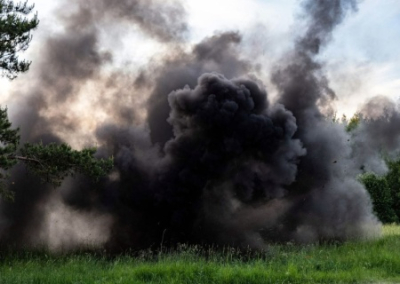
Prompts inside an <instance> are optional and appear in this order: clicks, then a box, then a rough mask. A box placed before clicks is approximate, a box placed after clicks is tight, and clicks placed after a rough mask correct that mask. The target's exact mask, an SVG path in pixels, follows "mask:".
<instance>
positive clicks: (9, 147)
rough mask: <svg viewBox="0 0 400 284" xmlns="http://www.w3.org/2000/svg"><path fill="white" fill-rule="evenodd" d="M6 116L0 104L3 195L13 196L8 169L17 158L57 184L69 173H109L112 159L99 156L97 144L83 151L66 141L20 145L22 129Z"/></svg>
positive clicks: (96, 175) (0, 188)
mask: <svg viewBox="0 0 400 284" xmlns="http://www.w3.org/2000/svg"><path fill="white" fill-rule="evenodd" d="M11 127H12V125H11V123H10V121H9V120H8V117H7V109H1V108H0V196H2V197H3V198H7V199H12V198H13V192H12V191H10V190H9V189H8V186H7V180H8V177H9V170H10V169H11V168H12V167H13V166H15V165H16V164H17V163H18V162H23V163H24V164H25V165H26V166H27V167H28V169H29V170H30V171H31V172H33V173H35V174H36V175H38V176H39V177H40V178H41V179H42V181H44V182H49V183H52V184H54V185H55V186H58V185H60V184H61V182H62V180H63V179H64V178H65V177H67V176H73V175H74V174H75V173H81V174H84V175H87V176H90V177H92V178H94V179H96V180H97V179H99V178H100V177H101V176H103V175H105V174H107V172H109V171H110V170H111V169H112V167H113V161H112V158H110V159H96V158H95V157H94V156H93V155H94V154H95V152H96V149H95V148H87V149H83V150H82V151H76V150H73V149H72V148H71V147H70V146H69V145H67V144H55V143H52V144H48V145H43V144H42V143H38V144H30V143H26V144H24V145H22V146H21V147H20V146H19V140H20V137H19V135H18V132H19V129H12V128H11Z"/></svg>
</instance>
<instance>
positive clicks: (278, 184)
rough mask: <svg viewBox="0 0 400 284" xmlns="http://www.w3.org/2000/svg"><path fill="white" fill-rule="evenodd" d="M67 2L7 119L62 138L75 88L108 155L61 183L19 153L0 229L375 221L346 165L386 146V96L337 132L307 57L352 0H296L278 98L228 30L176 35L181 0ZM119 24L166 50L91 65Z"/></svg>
mask: <svg viewBox="0 0 400 284" xmlns="http://www.w3.org/2000/svg"><path fill="white" fill-rule="evenodd" d="M69 5H75V6H76V7H77V9H76V10H75V11H74V12H72V13H71V14H69V15H67V16H65V17H64V18H63V21H64V29H63V30H62V31H60V32H58V33H56V34H54V35H50V36H49V37H48V39H47V41H46V42H45V43H44V46H43V50H44V52H43V54H44V58H43V59H42V60H41V61H40V62H39V65H37V66H36V67H35V72H34V71H32V76H34V77H33V79H31V80H32V81H31V84H30V86H29V88H25V89H24V88H21V90H19V91H18V93H17V92H16V93H15V96H24V97H25V98H26V101H27V103H26V106H21V107H20V109H19V110H18V115H16V116H15V117H13V122H14V124H16V125H19V126H20V127H21V131H22V138H23V140H25V141H43V142H44V143H49V142H58V141H63V140H65V139H66V138H65V137H66V135H65V133H74V132H78V133H79V132H80V131H82V130H80V129H81V128H82V125H83V124H82V121H83V119H82V118H79V117H76V116H73V115H69V112H70V110H69V109H68V105H69V104H72V103H73V102H76V101H79V100H80V96H86V98H90V102H91V104H90V106H88V109H85V110H84V111H83V113H82V116H89V117H90V115H91V112H92V111H99V110H101V111H103V112H104V113H106V114H107V119H103V120H101V119H98V120H96V119H93V118H92V120H93V121H92V124H91V127H94V129H95V130H94V131H93V132H90V133H85V135H81V136H82V137H84V138H83V142H81V143H83V144H85V143H91V142H93V141H94V142H95V143H96V145H98V149H99V150H98V155H99V156H102V157H107V156H110V155H113V156H114V160H115V169H114V171H113V173H112V174H111V175H110V176H109V177H106V178H104V179H103V180H101V182H100V183H91V182H90V181H87V180H86V179H84V178H83V177H77V178H75V179H70V180H67V181H66V182H65V183H64V184H63V186H62V188H61V189H60V190H59V192H58V193H57V192H54V190H52V189H51V188H50V187H49V186H46V185H43V184H41V183H39V181H37V180H36V179H35V178H34V177H31V176H29V175H26V173H25V170H24V169H22V168H18V169H16V170H15V171H14V172H13V173H12V176H13V179H14V180H15V181H16V184H15V186H14V187H13V189H14V190H15V192H16V200H15V202H14V203H12V204H8V203H5V202H1V203H0V242H1V243H2V244H6V245H9V244H13V245H16V246H23V245H27V244H31V245H37V244H45V245H46V244H47V245H51V246H52V247H54V246H59V247H76V246H79V245H81V244H82V243H83V242H84V241H85V240H83V238H89V237H88V236H89V235H90V232H92V233H93V234H95V235H96V236H95V237H94V238H93V240H94V241H95V242H97V243H98V244H99V245H101V246H105V247H107V248H110V249H116V250H119V249H124V248H134V249H139V248H147V247H152V246H153V247H154V246H158V245H159V244H160V243H163V245H164V246H165V245H168V246H174V245H176V244H178V243H189V244H212V245H214V244H216V245H223V246H224V245H231V246H236V247H244V248H246V247H251V248H256V249H262V248H264V247H265V246H267V245H268V243H271V242H287V241H294V242H299V243H310V242H318V241H321V240H348V239H358V238H367V237H370V236H372V235H374V234H378V233H379V230H380V222H379V221H378V220H377V218H376V217H375V216H374V214H373V212H372V204H371V200H370V197H369V195H368V193H367V191H366V190H365V188H364V187H363V186H362V184H361V183H360V182H359V181H358V180H357V175H358V174H360V173H361V168H362V167H363V168H367V169H373V170H377V171H378V170H380V171H381V172H382V171H385V168H384V162H383V160H382V158H381V155H380V154H379V151H380V150H381V149H386V150H387V151H388V152H390V153H391V152H395V151H396V149H398V146H399V141H400V140H399V138H398V137H399V131H398V130H397V128H396V127H395V126H396V125H398V123H397V121H398V118H399V112H398V109H397V107H396V106H395V105H394V103H392V102H391V101H389V100H387V99H383V98H381V97H377V98H374V99H372V100H371V101H369V102H367V103H366V104H365V106H364V107H363V110H362V113H364V115H365V117H366V118H367V117H368V116H369V115H370V116H371V118H370V119H365V120H363V122H362V123H361V125H360V127H359V128H358V129H357V131H356V132H355V133H353V134H349V133H347V132H346V130H345V127H344V126H343V125H341V124H339V123H334V122H332V120H331V119H330V118H329V115H328V116H327V115H326V114H327V113H328V114H329V113H332V112H331V110H332V105H331V104H332V101H333V100H334V99H335V98H336V95H335V92H334V91H333V90H332V89H331V88H330V87H329V81H328V79H327V77H326V75H325V73H324V65H323V64H322V63H321V62H319V61H318V59H317V56H318V54H319V53H320V52H321V50H323V48H324V47H325V46H326V45H327V44H329V42H330V40H331V38H332V32H333V31H334V29H335V27H336V26H337V25H339V24H340V23H341V22H342V20H343V19H344V18H345V16H346V14H348V13H349V12H351V11H352V10H356V8H357V1H355V0H328V1H314V0H306V1H303V2H302V7H303V14H304V17H303V19H302V20H303V22H305V23H306V25H305V29H304V30H303V31H302V32H301V33H300V34H299V35H298V36H297V38H296V41H295V44H294V46H293V49H292V50H291V51H290V52H289V53H288V54H286V55H285V56H284V57H283V58H282V59H280V60H279V61H278V62H279V64H276V66H275V67H274V68H273V70H272V73H271V74H270V75H271V81H272V83H273V85H274V86H275V88H276V89H277V92H278V96H277V98H276V99H275V100H271V98H270V97H269V95H268V93H267V90H266V86H265V85H264V84H263V82H262V80H260V79H258V78H257V77H256V75H254V74H255V73H256V72H255V70H256V69H257V66H256V65H257V64H256V63H255V62H251V61H249V60H246V59H244V58H243V57H242V56H241V54H240V51H239V49H238V48H237V45H238V44H240V43H241V41H242V36H241V35H240V34H239V33H237V32H226V33H220V34H216V35H214V36H212V37H209V38H206V39H204V40H203V41H202V42H200V43H198V44H196V45H195V46H193V47H192V49H191V50H187V49H185V48H184V44H185V40H186V35H187V33H188V28H187V24H186V23H185V9H184V7H183V6H182V5H181V4H180V3H179V2H175V1H166V2H162V1H156V0H154V1H147V0H146V1H144V0H143V1H141V0H124V1H112V0H101V1H97V0H96V1H78V0H76V1H72V3H69ZM116 24H121V25H124V24H130V25H135V26H136V27H137V28H138V29H140V31H141V32H143V33H144V34H147V35H149V36H151V37H153V38H154V39H155V40H157V41H159V42H161V43H163V44H164V45H165V46H166V47H167V50H168V52H167V55H165V56H164V57H163V58H158V59H157V60H154V61H151V62H150V63H149V65H148V66H147V67H146V68H145V69H143V70H141V72H139V73H138V74H127V73H126V72H125V71H123V70H112V71H109V72H103V71H104V70H103V69H106V68H107V67H108V66H109V64H110V62H112V61H113V56H112V54H111V53H110V52H107V51H106V50H103V49H101V48H100V47H99V44H98V42H99V38H100V36H101V34H102V33H104V30H103V29H104V28H105V27H109V26H110V25H111V26H113V25H116ZM82 90H86V91H85V92H82ZM88 90H89V91H88ZM375 112H378V113H377V114H376V115H375ZM383 113H386V116H382V114H383ZM68 135H70V134H67V136H68ZM78 136H79V135H78ZM376 137H380V138H379V139H376ZM71 139H78V140H79V139H81V137H80V136H79V137H76V138H71ZM67 142H68V141H67ZM54 204H58V205H57V206H55V205H54ZM60 204H61V205H60ZM68 208H69V210H72V212H74V213H66V211H68ZM76 212H79V214H78V213H76ZM51 220H59V221H60V222H66V224H68V223H73V222H74V220H75V221H76V220H78V221H76V222H75V223H74V224H75V225H71V226H70V227H71V228H73V229H72V230H67V229H65V228H67V227H68V226H67V225H62V226H61V225H59V226H58V227H60V228H62V230H63V231H62V232H63V237H62V238H61V237H60V236H61V235H60V232H59V231H57V229H56V228H58V227H57V226H54V224H52V223H51V222H52V221H51ZM85 220H86V221H85ZM53 222H54V221H53ZM57 222H58V221H57ZM82 222H83V223H82ZM85 222H86V223H88V224H89V223H92V224H93V226H85V225H84V224H85ZM77 224H78V225H77ZM76 230H82V231H86V230H88V231H90V232H82V233H79V234H77V233H76V232H75V233H74V231H76ZM54 231H56V232H54ZM51 232H54V234H53V235H51V236H49V234H51ZM65 235H69V236H70V238H68V237H65ZM100 235H101V236H100ZM52 236H53V237H52ZM80 236H84V237H80ZM52 238H59V239H58V241H54V240H53V239H52ZM80 238H81V239H80ZM55 244H56V245H55Z"/></svg>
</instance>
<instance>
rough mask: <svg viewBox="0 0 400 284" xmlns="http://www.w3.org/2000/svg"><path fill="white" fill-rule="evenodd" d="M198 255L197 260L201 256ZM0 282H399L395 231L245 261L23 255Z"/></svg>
mask: <svg viewBox="0 0 400 284" xmlns="http://www.w3.org/2000/svg"><path fill="white" fill-rule="evenodd" d="M202 255H203V256H202ZM0 283H1V284H3V283H7V284H13V283H18V284H20V283H76V284H78V283H130V284H131V283H400V226H385V227H384V236H383V237H382V238H381V239H379V240H375V241H368V242H358V243H346V244H342V245H323V246H322V245H313V246H295V245H285V246H283V245H282V246H273V247H271V248H270V249H269V250H268V251H267V252H266V253H264V254H262V255H258V256H255V257H252V258H250V259H247V257H246V256H245V255H239V254H237V253H236V252H235V251H234V250H228V249H227V250H226V251H225V252H218V253H217V252H210V253H209V254H208V257H207V258H206V257H205V256H204V254H202V253H199V252H198V249H197V248H193V247H192V248H182V249H180V250H179V251H177V252H174V253H165V254H161V255H156V256H155V257H154V256H153V257H149V255H148V254H146V253H144V254H143V255H142V256H140V255H139V256H137V257H129V256H120V257H117V258H113V259H112V260H110V259H106V258H105V257H101V256H100V257H99V256H97V257H96V256H94V255H93V254H84V253H80V254H74V255H63V256H60V255H58V256H56V255H51V254H47V253H32V252H24V253H19V254H6V255H4V254H3V256H2V257H1V259H0Z"/></svg>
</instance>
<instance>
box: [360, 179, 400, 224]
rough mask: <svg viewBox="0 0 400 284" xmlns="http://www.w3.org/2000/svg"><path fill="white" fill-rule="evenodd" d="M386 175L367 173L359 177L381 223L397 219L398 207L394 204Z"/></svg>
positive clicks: (396, 220)
mask: <svg viewBox="0 0 400 284" xmlns="http://www.w3.org/2000/svg"><path fill="white" fill-rule="evenodd" d="M389 174H390V173H389ZM389 174H388V175H389ZM388 175H386V176H383V177H378V176H376V175H375V174H372V173H367V174H364V175H363V176H362V177H361V182H362V183H363V184H364V185H365V187H366V189H367V190H368V192H369V194H370V195H371V199H372V203H373V207H374V211H375V214H376V216H377V217H378V218H379V220H381V222H383V223H394V222H398V221H399V218H398V213H400V210H399V209H400V208H398V207H397V208H396V207H395V206H394V205H395V204H394V199H393V196H392V190H391V187H390V182H388ZM396 209H397V210H396ZM396 211H397V212H396ZM396 213H397V214H396Z"/></svg>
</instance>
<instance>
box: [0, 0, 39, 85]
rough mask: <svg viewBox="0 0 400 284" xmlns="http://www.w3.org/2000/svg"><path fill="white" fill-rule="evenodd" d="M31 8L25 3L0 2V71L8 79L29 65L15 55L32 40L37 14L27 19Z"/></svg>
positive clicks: (6, 0) (36, 23) (37, 22)
mask: <svg viewBox="0 0 400 284" xmlns="http://www.w3.org/2000/svg"><path fill="white" fill-rule="evenodd" d="M33 8H34V6H33V5H31V6H29V5H28V4H27V2H24V3H17V4H14V3H13V2H12V1H9V0H0V69H2V71H3V75H5V76H7V77H8V78H10V79H14V78H15V77H16V76H17V74H18V73H20V72H25V71H27V70H28V69H29V65H30V64H31V62H29V61H25V60H22V61H21V60H19V59H18V55H17V53H18V52H20V51H25V50H26V49H27V48H28V45H29V43H30V41H31V39H32V36H31V34H30V32H31V31H32V30H33V29H35V28H36V27H37V25H38V24H39V20H38V18H37V14H35V15H34V16H33V17H31V18H30V19H29V18H27V16H28V15H29V14H30V13H31V12H32V9H33Z"/></svg>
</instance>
